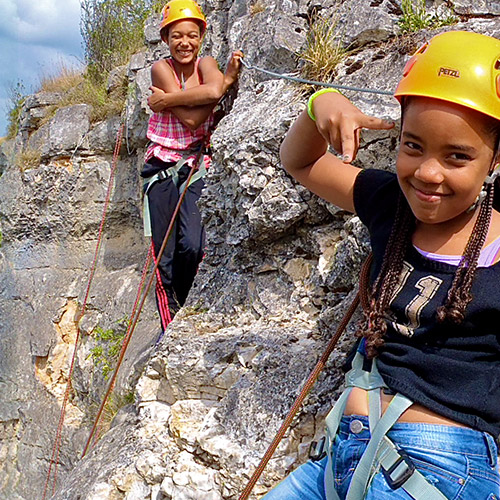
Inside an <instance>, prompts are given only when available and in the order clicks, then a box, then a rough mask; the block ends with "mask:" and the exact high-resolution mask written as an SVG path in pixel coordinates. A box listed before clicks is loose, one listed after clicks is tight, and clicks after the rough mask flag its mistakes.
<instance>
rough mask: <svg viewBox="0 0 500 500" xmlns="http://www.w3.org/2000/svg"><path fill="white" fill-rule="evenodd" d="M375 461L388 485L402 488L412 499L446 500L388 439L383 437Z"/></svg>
mask: <svg viewBox="0 0 500 500" xmlns="http://www.w3.org/2000/svg"><path fill="white" fill-rule="evenodd" d="M375 461H376V462H377V463H378V464H379V465H380V467H381V468H382V472H383V474H384V476H385V478H386V481H387V482H388V483H389V485H391V484H393V485H394V486H396V487H400V488H403V490H405V491H406V492H407V493H408V494H410V495H411V496H412V498H416V499H423V500H447V498H446V497H445V496H444V495H443V494H442V493H441V492H440V491H439V490H438V489H437V488H436V487H435V486H433V485H432V484H430V483H429V482H428V481H427V479H425V477H424V476H423V474H422V473H421V472H420V471H418V470H417V469H415V466H414V465H413V463H412V462H411V460H407V455H406V454H405V453H404V451H403V450H401V449H399V448H398V446H396V445H395V444H394V443H393V442H392V441H391V440H390V439H389V438H388V437H384V439H382V442H381V443H380V446H379V449H378V451H377V456H376V458H375Z"/></svg>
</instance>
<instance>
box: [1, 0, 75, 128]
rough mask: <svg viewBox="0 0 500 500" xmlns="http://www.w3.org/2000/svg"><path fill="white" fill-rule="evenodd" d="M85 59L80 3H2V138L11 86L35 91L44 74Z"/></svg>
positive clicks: (29, 0) (59, 0)
mask: <svg viewBox="0 0 500 500" xmlns="http://www.w3.org/2000/svg"><path fill="white" fill-rule="evenodd" d="M82 57H83V56H82V47H81V35H80V0H38V2H33V0H0V103H1V104H2V105H3V106H2V107H0V136H2V135H4V133H5V128H6V117H5V114H6V113H5V111H4V108H5V102H6V100H7V103H8V88H9V85H11V84H14V83H15V82H17V81H22V82H23V83H24V86H25V89H26V91H27V92H32V91H35V90H36V88H37V86H38V84H39V82H40V77H41V75H50V74H53V73H54V72H55V71H56V70H57V68H58V67H60V65H61V63H64V64H66V65H67V66H75V65H77V60H80V61H81V59H82Z"/></svg>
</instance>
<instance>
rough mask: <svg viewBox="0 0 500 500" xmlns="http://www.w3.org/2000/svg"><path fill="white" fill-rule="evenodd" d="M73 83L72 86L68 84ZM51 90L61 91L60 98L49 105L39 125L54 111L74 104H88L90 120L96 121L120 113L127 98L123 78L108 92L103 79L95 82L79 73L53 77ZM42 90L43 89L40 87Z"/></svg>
mask: <svg viewBox="0 0 500 500" xmlns="http://www.w3.org/2000/svg"><path fill="white" fill-rule="evenodd" d="M71 83H74V85H73V86H71V85H70V84H71ZM46 88H51V89H53V90H52V92H61V94H62V95H61V100H60V101H59V102H58V103H57V104H55V105H53V106H50V107H49V108H48V110H47V114H46V116H45V118H44V119H43V120H42V121H41V122H40V126H41V125H43V124H44V123H47V122H48V121H50V120H51V118H52V117H53V116H54V115H55V113H56V111H57V110H58V109H60V108H64V107H66V106H73V105H75V104H89V105H90V106H91V107H92V110H91V112H90V121H91V122H92V123H97V122H99V121H101V120H105V119H106V118H109V117H110V116H116V115H119V114H121V112H122V110H123V108H124V106H125V101H126V99H127V90H128V81H127V79H126V78H124V79H123V81H122V82H121V85H120V86H118V87H117V88H116V89H114V90H112V91H111V92H109V93H108V91H107V89H106V82H105V81H98V82H96V81H95V80H93V79H92V78H89V77H88V76H85V75H82V74H80V75H79V77H78V75H74V78H73V77H72V76H71V75H69V74H63V75H61V77H53V78H52V79H51V82H50V86H47V87H46ZM42 90H43V89H42Z"/></svg>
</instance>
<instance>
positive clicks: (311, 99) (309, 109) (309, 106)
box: [307, 88, 340, 122]
mask: <svg viewBox="0 0 500 500" xmlns="http://www.w3.org/2000/svg"><path fill="white" fill-rule="evenodd" d="M329 92H335V93H337V94H340V92H339V91H338V90H337V89H331V88H326V89H321V90H318V91H317V92H314V94H313V95H312V96H311V97H309V99H308V101H307V114H308V115H309V118H310V119H311V120H312V121H313V122H315V121H316V117H315V116H314V112H313V102H314V99H316V97H318V96H320V95H321V94H327V93H329Z"/></svg>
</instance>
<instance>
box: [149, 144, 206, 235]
mask: <svg viewBox="0 0 500 500" xmlns="http://www.w3.org/2000/svg"><path fill="white" fill-rule="evenodd" d="M202 147H203V146H202ZM197 150H198V148H192V149H189V150H188V151H186V152H185V153H184V154H183V156H182V158H180V159H179V160H178V161H177V163H176V164H175V165H174V166H172V167H170V168H167V169H165V170H160V171H159V172H158V173H157V174H154V175H152V176H150V177H146V178H145V179H144V184H143V192H144V203H143V207H142V210H143V219H144V236H148V237H151V236H152V232H151V214H150V212H149V197H148V195H149V192H150V191H151V188H152V187H153V186H154V184H156V183H157V182H160V181H164V180H166V179H172V182H173V183H174V184H175V185H176V186H177V183H178V182H179V170H180V169H181V168H182V167H183V166H184V165H186V164H187V159H188V158H190V157H192V156H193V153H195V152H196V151H197ZM203 160H204V155H202V156H201V163H200V167H199V168H198V169H197V170H196V172H195V173H194V174H193V176H192V177H191V180H190V181H189V184H188V183H187V181H184V182H183V183H182V184H181V185H180V186H179V192H182V191H184V189H185V188H186V186H187V187H189V186H191V185H192V184H194V183H195V182H196V181H197V180H198V179H202V178H203V177H205V175H206V173H207V169H206V167H205V163H204V161H203Z"/></svg>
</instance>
